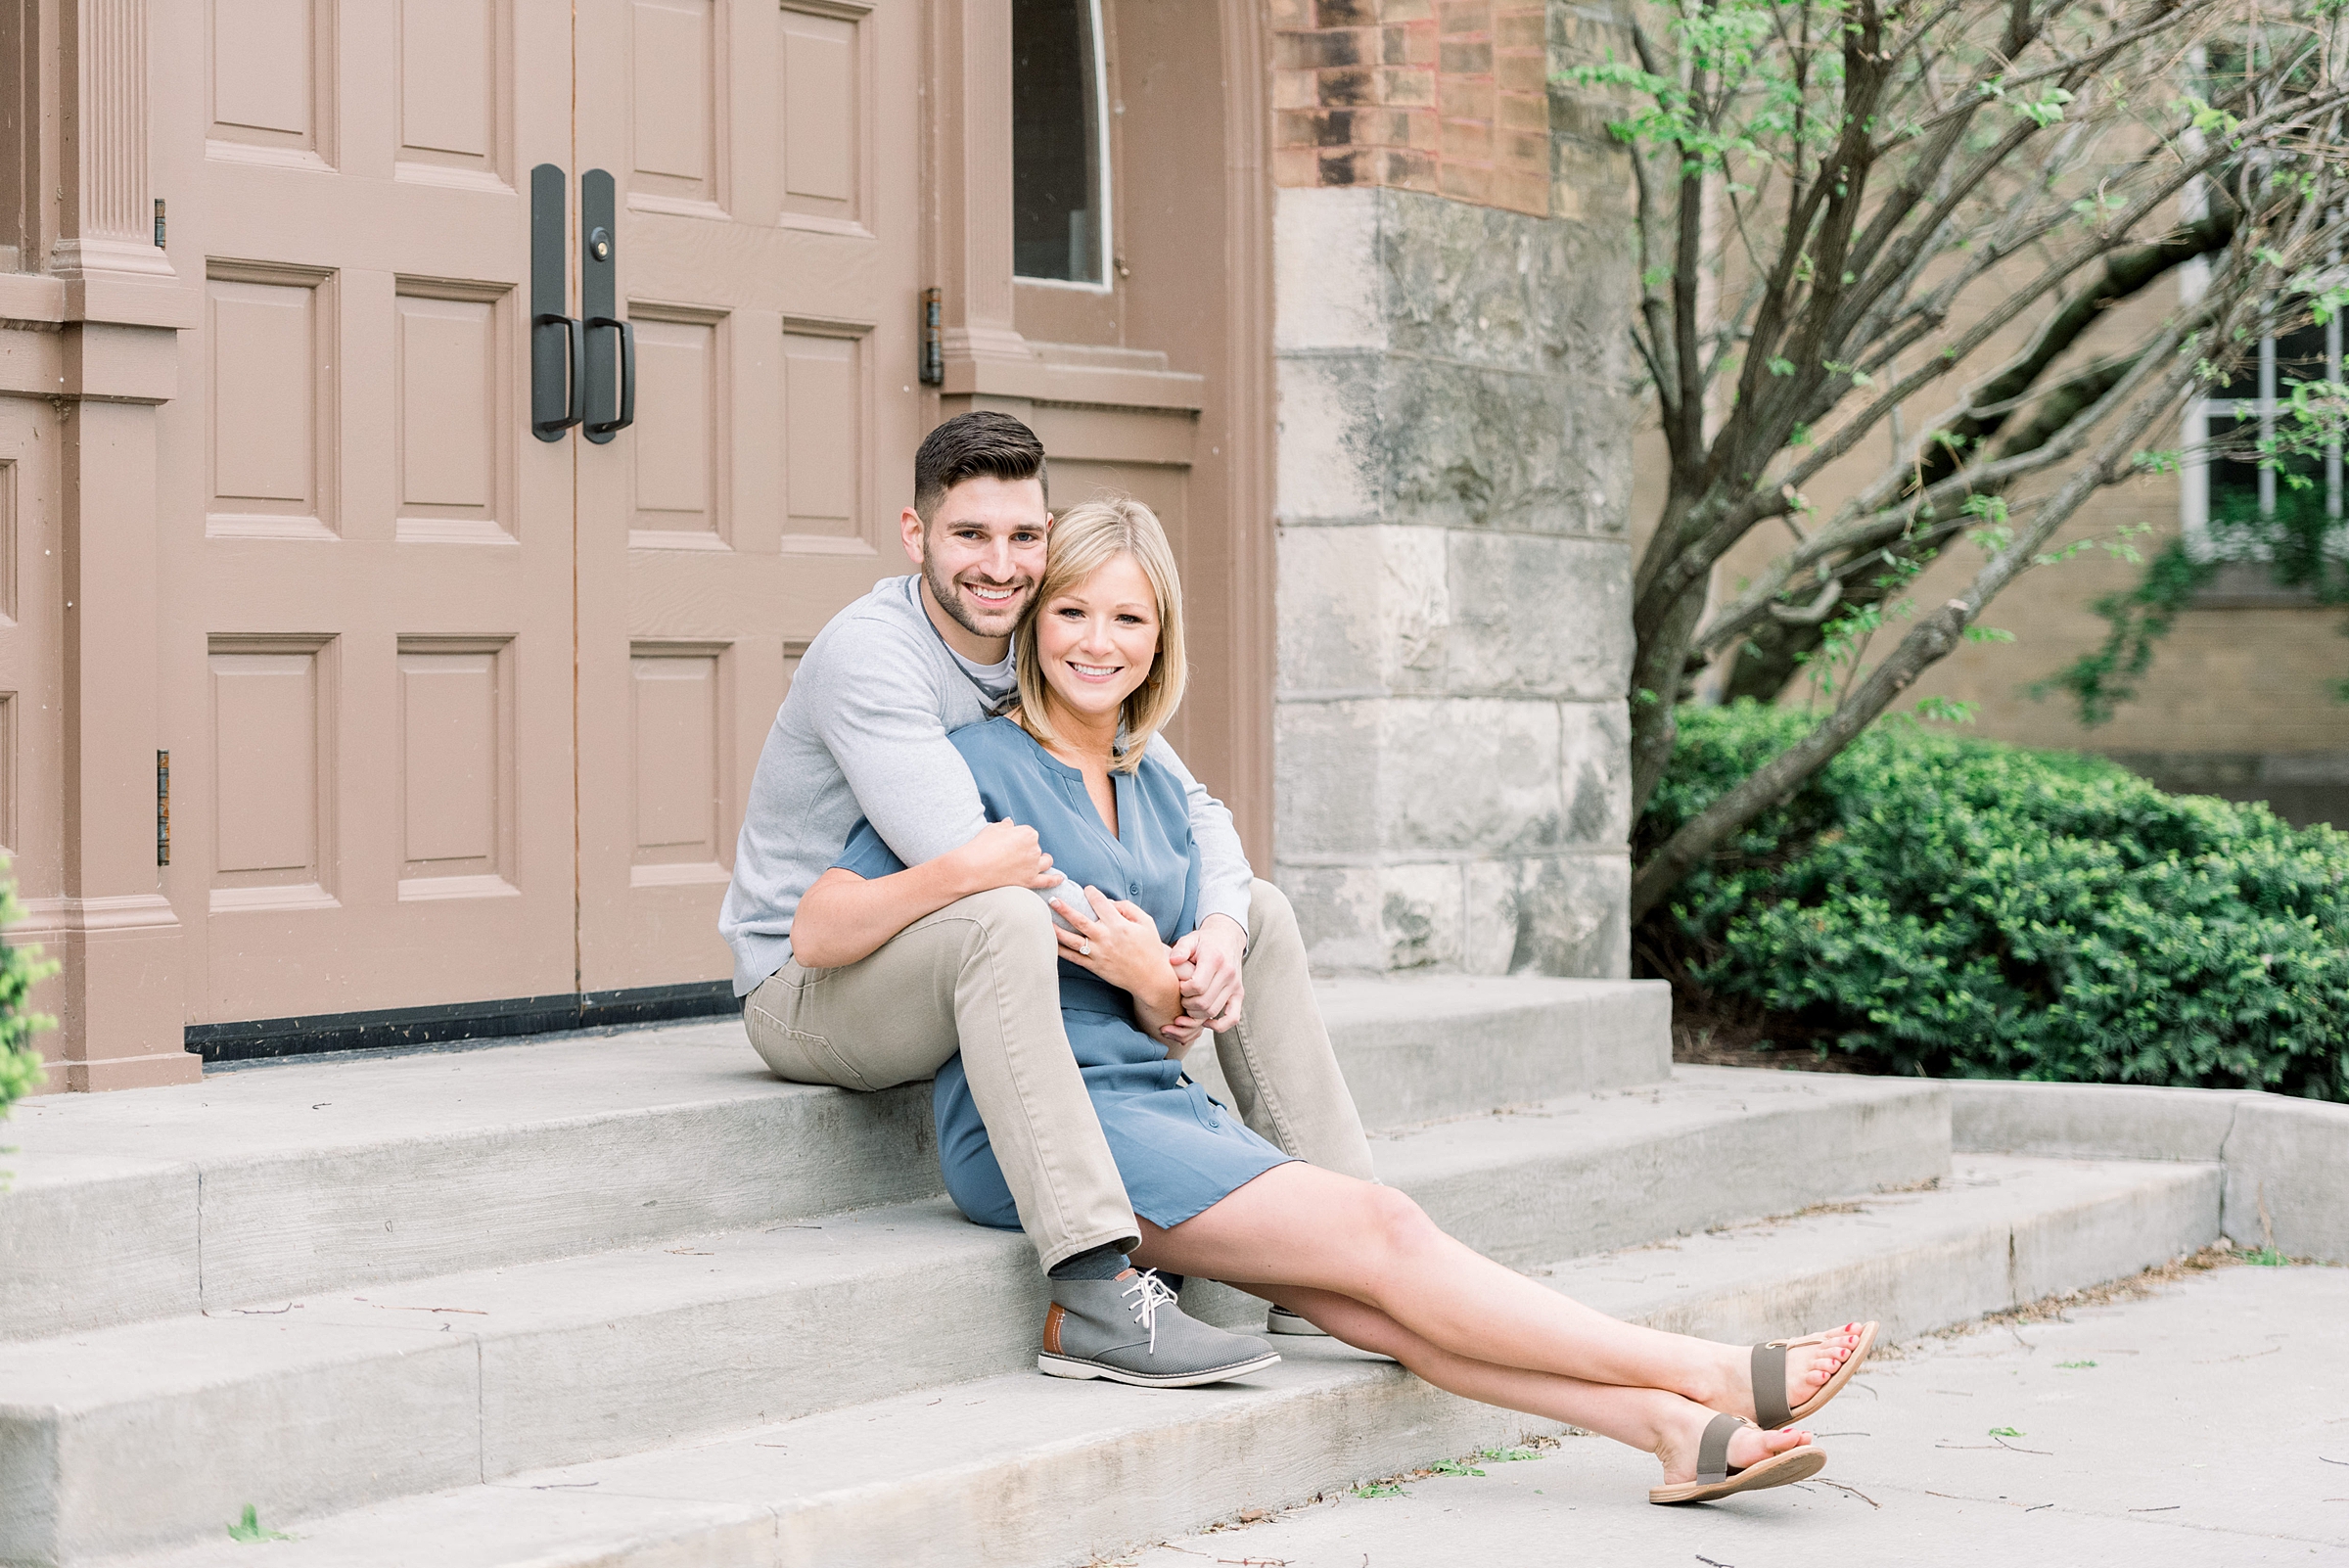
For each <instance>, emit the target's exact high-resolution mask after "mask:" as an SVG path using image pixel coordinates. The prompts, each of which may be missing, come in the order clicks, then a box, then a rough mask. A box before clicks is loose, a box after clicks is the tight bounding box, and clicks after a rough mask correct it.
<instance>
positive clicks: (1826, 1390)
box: [1753, 1322, 1876, 1432]
mask: <svg viewBox="0 0 2349 1568" xmlns="http://www.w3.org/2000/svg"><path fill="white" fill-rule="evenodd" d="M1826 1338H1827V1336H1826V1335H1825V1334H1808V1335H1805V1336H1804V1337H1803V1338H1801V1339H1773V1340H1772V1341H1771V1342H1770V1343H1769V1344H1767V1345H1756V1346H1755V1347H1754V1374H1753V1375H1754V1414H1755V1415H1757V1416H1758V1417H1760V1425H1761V1426H1762V1428H1763V1429H1764V1430H1765V1431H1771V1432H1774V1431H1776V1430H1777V1429H1778V1428H1779V1427H1782V1426H1792V1425H1794V1423H1795V1422H1797V1421H1804V1420H1808V1419H1810V1417H1811V1414H1812V1412H1813V1411H1815V1410H1817V1409H1818V1408H1819V1407H1820V1406H1822V1405H1824V1404H1826V1403H1827V1401H1829V1400H1831V1399H1833V1398H1834V1397H1835V1396H1836V1395H1838V1394H1840V1393H1842V1392H1843V1386H1844V1385H1845V1384H1846V1383H1849V1382H1850V1381H1851V1380H1852V1374H1853V1373H1854V1372H1857V1371H1858V1370H1860V1363H1861V1362H1862V1361H1864V1360H1867V1353H1868V1352H1869V1351H1870V1350H1872V1349H1874V1348H1875V1343H1876V1325H1875V1324H1874V1323H1872V1322H1869V1323H1862V1324H1861V1325H1860V1343H1859V1344H1857V1345H1854V1346H1853V1347H1852V1353H1851V1354H1850V1355H1849V1356H1846V1357H1845V1358H1844V1359H1843V1364H1842V1365H1840V1366H1838V1367H1836V1368H1835V1375H1834V1376H1832V1377H1830V1378H1828V1379H1827V1380H1826V1381H1825V1382H1824V1383H1821V1384H1820V1385H1819V1388H1818V1390H1817V1391H1816V1392H1815V1393H1813V1394H1812V1396H1811V1397H1810V1398H1809V1399H1807V1400H1805V1401H1803V1403H1802V1404H1800V1405H1797V1406H1795V1407H1792V1408H1791V1409H1790V1408H1788V1407H1787V1405H1786V1353H1787V1352H1788V1351H1789V1350H1791V1349H1793V1348H1794V1347H1795V1346H1797V1345H1823V1344H1824V1343H1826Z"/></svg>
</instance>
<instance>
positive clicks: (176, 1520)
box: [0, 1070, 1949, 1561]
mask: <svg viewBox="0 0 2349 1568" xmlns="http://www.w3.org/2000/svg"><path fill="white" fill-rule="evenodd" d="M1692 1078H1693V1081H1692V1082H1690V1083H1685V1084H1680V1083H1676V1084H1669V1085H1664V1086H1662V1087H1659V1088H1654V1089H1643V1090H1635V1091H1611V1092H1602V1093H1600V1094H1596V1095H1584V1096H1578V1097H1576V1098H1575V1099H1572V1100H1568V1101H1552V1102H1547V1103H1545V1104H1543V1105H1541V1106H1537V1107H1533V1108H1529V1109H1528V1110H1527V1111H1525V1112H1523V1113H1519V1114H1512V1115H1508V1116H1502V1117H1481V1118H1470V1119H1460V1120H1456V1121H1451V1122H1445V1123H1438V1124H1435V1125H1433V1126H1430V1127H1426V1128H1423V1129H1420V1130H1415V1131H1412V1132H1407V1133H1403V1134H1399V1135H1395V1136H1393V1137H1389V1138H1383V1139H1381V1140H1380V1142H1379V1144H1378V1148H1377V1155H1378V1158H1379V1162H1380V1168H1381V1172H1382V1174H1383V1175H1384V1176H1385V1177H1386V1179H1387V1180H1388V1181H1390V1182H1391V1183H1392V1184H1394V1185H1397V1186H1399V1187H1401V1188H1403V1189H1404V1190H1405V1191H1408V1192H1410V1193H1412V1194H1413V1195H1414V1196H1416V1197H1418V1198H1419V1199H1420V1200H1421V1202H1423V1203H1424V1204H1425V1205H1426V1206H1427V1207H1428V1208H1429V1210H1430V1211H1431V1212H1432V1213H1433V1214H1435V1215H1436V1216H1437V1217H1438V1219H1439V1220H1441V1221H1442V1222H1444V1223H1445V1224H1446V1225H1447V1227H1448V1228H1450V1229H1451V1231H1452V1232H1453V1233H1454V1234H1455V1235H1458V1236H1459V1237H1460V1238H1461V1239H1463V1240H1465V1241H1467V1242H1469V1243H1470V1244H1471V1245H1474V1246H1477V1247H1479V1248H1481V1249H1483V1250H1485V1251H1487V1252H1489V1253H1492V1254H1494V1255H1495V1256H1498V1257H1501V1258H1503V1259H1518V1260H1522V1259H1532V1258H1548V1257H1557V1256H1560V1255H1561V1254H1563V1253H1579V1252H1583V1251H1587V1250H1590V1249H1593V1248H1598V1247H1605V1246H1615V1245H1621V1244H1622V1243H1623V1242H1625V1241H1627V1240H1644V1239H1648V1238H1651V1237H1656V1236H1663V1235H1671V1234H1674V1233H1676V1232H1679V1231H1681V1230H1685V1229H1688V1228H1691V1227H1697V1226H1703V1225H1707V1224H1715V1223H1719V1222H1724V1221H1727V1220H1732V1219H1736V1218H1740V1217H1743V1216H1747V1215H1751V1214H1753V1213H1755V1212H1756V1210H1757V1209H1761V1210H1764V1211H1767V1210H1770V1209H1774V1208H1799V1207H1801V1206H1803V1205H1805V1204H1808V1203H1812V1202H1816V1201H1818V1200H1819V1199H1821V1198H1825V1197H1829V1196H1831V1195H1834V1194H1838V1193H1846V1192H1852V1191H1855V1190H1859V1191H1865V1190H1868V1189H1870V1188H1873V1187H1879V1186H1885V1185H1899V1184H1905V1183H1911V1182H1914V1181H1918V1180H1922V1179H1929V1178H1931V1177H1934V1176H1940V1175H1941V1174H1943V1173H1944V1172H1946V1170H1947V1169H1948V1158H1949V1157H1948V1145H1947V1136H1948V1109H1947V1102H1946V1096H1945V1095H1944V1094H1943V1093H1942V1091H1941V1090H1940V1089H1939V1087H1938V1086H1936V1085H1928V1084H1912V1083H1908V1082H1904V1081H1897V1080H1885V1079H1857V1078H1846V1077H1834V1076H1809V1075H1797V1074H1748V1075H1729V1076H1727V1077H1726V1078H1725V1075H1724V1073H1723V1072H1722V1071H1721V1070H1712V1071H1708V1072H1703V1073H1699V1074H1696V1075H1692ZM1659 1172H1669V1173H1678V1176H1676V1178H1674V1179H1670V1180H1659V1179H1657V1174H1658V1173H1659ZM1707 1173H1709V1174H1710V1175H1706V1174H1707ZM1198 1300H1199V1306H1200V1309H1201V1310H1202V1311H1203V1312H1204V1313H1205V1314H1207V1315H1210V1316H1214V1317H1217V1318H1220V1319H1222V1320H1226V1321H1231V1322H1233V1323H1234V1324H1235V1325H1236V1324H1238V1323H1242V1322H1247V1321H1249V1320H1250V1319H1251V1318H1253V1324H1254V1325H1255V1326H1258V1327H1261V1325H1262V1323H1263V1315H1262V1314H1263V1307H1262V1305H1261V1304H1248V1305H1246V1306H1243V1305H1242V1303H1243V1302H1245V1298H1242V1297H1240V1296H1239V1295H1238V1293H1236V1292H1231V1291H1227V1290H1223V1289H1221V1287H1209V1286H1206V1285H1204V1284H1203V1285H1202V1286H1200V1287H1199V1298H1198ZM1043 1306H1044V1292H1043V1283H1042V1280H1041V1279H1040V1277H1039V1276H1038V1274H1037V1272H1036V1266H1035V1260H1034V1254H1033V1252H1032V1251H1031V1250H1030V1249H1029V1247H1028V1246H1027V1244H1026V1242H1025V1241H1024V1240H1023V1239H1022V1238H1020V1237H1018V1236H1014V1235H1008V1234H1004V1233H1001V1232H994V1231H987V1230H982V1229H980V1228H979V1227H977V1226H974V1225H971V1224H968V1223H966V1222H963V1221H961V1220H960V1219H959V1217H957V1216H955V1215H954V1214H953V1212H952V1211H951V1209H949V1208H948V1207H947V1206H946V1205H945V1204H944V1202H943V1201H941V1200H931V1201H928V1202H924V1203H916V1204H910V1205H900V1206H896V1207H891V1208H882V1209H872V1210H865V1211H860V1212H858V1213H854V1214H849V1215H833V1216H826V1217H823V1218H822V1219H820V1220H814V1221H798V1222H782V1223H779V1224H777V1225H773V1226H767V1227H763V1228H760V1229H748V1230H735V1231H729V1232H723V1233H719V1234H714V1235H709V1236H705V1237H701V1238H696V1239H691V1240H687V1241H683V1242H676V1243H670V1244H656V1245H652V1246H647V1247H639V1248H632V1249H623V1250H615V1251H609V1252H605V1253H600V1254H594V1255H590V1256H583V1257H577V1258H570V1259H557V1260H550V1261H540V1262H534V1263H528V1264H520V1265H514V1266H509V1267H507V1268H498V1269H484V1270H477V1271H473V1272H468V1273H461V1274H453V1275H444V1276H438V1277H435V1278H431V1279H426V1280H419V1281H412V1282H408V1283H405V1284H394V1285H390V1286H369V1287H366V1288H365V1289H362V1290H357V1291H353V1290H349V1289H344V1290H339V1291H336V1292H332V1293H324V1294H313V1295H308V1296H304V1297H301V1298H298V1299H295V1300H291V1301H276V1302H262V1303H251V1304H247V1305H246V1306H245V1308H244V1309H243V1310H238V1309H219V1310H215V1311H214V1312H212V1313H210V1314H204V1315H192V1316H178V1317H170V1318H161V1319H156V1320H152V1321H147V1322H140V1323H131V1324H124V1325H120V1326H116V1327H113V1328H106V1329H98V1330H90V1331H84V1332H80V1333H75V1334H71V1335H68V1336H60V1337H53V1338H49V1339H44V1340H37V1341H26V1342H19V1343H17V1344H15V1345H10V1346H0V1499H7V1498H23V1499H46V1500H45V1502H43V1503H42V1504H41V1505H42V1506H45V1507H46V1508H47V1517H46V1522H45V1523H40V1522H36V1516H37V1515H38V1512H39V1509H38V1508H37V1507H35V1506H33V1505H32V1504H27V1507H26V1508H25V1509H24V1510H23V1513H22V1532H21V1533H18V1532H19V1530H20V1526H19V1524H18V1523H15V1522H12V1521H17V1520H19V1517H20V1513H19V1510H15V1509H11V1508H8V1507H5V1506H0V1561H14V1560H16V1559H17V1558H20V1557H23V1558H29V1559H32V1560H36V1561H37V1560H48V1558H46V1557H43V1556H42V1553H44V1552H46V1553H48V1554H49V1556H50V1557H55V1558H58V1559H63V1560H70V1559H73V1558H77V1557H81V1556H87V1555H91V1554H94V1553H96V1552H99V1551H102V1550H114V1549H123V1548H128V1547H132V1546H136V1545H141V1544H144V1543H147V1542H152V1541H160V1540H168V1539H170V1538H172V1537H173V1536H175V1535H184V1534H187V1533H190V1532H194V1531H197V1530H201V1529H202V1528H204V1526H205V1524H206V1522H207V1520H208V1519H209V1517H210V1515H211V1514H212V1513H213V1512H215V1511H217V1507H218V1502H217V1499H219V1498H221V1497H229V1496H233V1497H236V1498H238V1499H240V1500H241V1501H245V1500H250V1501H254V1502H256V1503H265V1504H266V1505H267V1506H268V1507H269V1508H270V1509H272V1510H273V1511H279V1512H301V1513H315V1512H321V1511H327V1510H331V1509H333V1508H336V1507H342V1506H347V1505H350V1504H354V1503H359V1502H365V1501H371V1500H374V1499H382V1498H388V1497H395V1496H398V1495H401V1494H403V1493H409V1492H419V1491H428V1490H432V1489H435V1488H439V1487H446V1486H452V1485H455V1484H458V1483H459V1482H462V1481H470V1480H479V1479H481V1478H483V1477H484V1476H491V1477H494V1476H498V1475H504V1474H509V1473H512V1472H515V1471H518V1470H525V1469H530V1468H533V1467H537V1466H543V1465H549V1464H559V1463H569V1462H575V1461H578V1460H584V1459H592V1458H602V1457H607V1456H611V1455H619V1454H625V1453H632V1452H637V1451H641V1450H646V1449H651V1448H655V1447H658V1446H661V1445H665V1444H671V1443H676V1442H679V1441H684V1440H688V1439H691V1438H693V1437H696V1436H706V1435H711V1434H714V1433H718V1432H722V1431H725V1430H728V1429H732V1428H740V1427H745V1426H750V1425H754V1424H758V1423H760V1422H767V1421H775V1420H781V1419H785V1418H788V1417H796V1416H804V1415H807V1414H809V1413H812V1412H818V1411H823V1410H828V1409H837V1408H841V1407H849V1406H853V1405H857V1404H860V1403H865V1402H870V1401H874V1400H880V1399H885V1398H888V1397H891V1396H894V1395H897V1394H899V1393H901V1392H905V1391H908V1390H914V1389H920V1388H926V1387H931V1386H934V1385H939V1384H944V1383H948V1382H952V1381H956V1380H959V1379H967V1378H971V1377H974V1376H982V1375H986V1374H990V1373H998V1372H1008V1371H1011V1370H1013V1369H1015V1368H1020V1367H1024V1366H1031V1365H1032V1364H1033V1359H1034V1357H1035V1354H1036V1336H1037V1333H1038V1330H1039V1325H1040V1323H1041V1320H1042V1314H1043ZM162 1452H168V1453H172V1454H173V1455H174V1459H173V1462H172V1464H171V1465H170V1466H169V1467H168V1469H167V1472H166V1473H159V1470H158V1466H157V1465H156V1463H155V1455H156V1454H157V1453H162Z"/></svg>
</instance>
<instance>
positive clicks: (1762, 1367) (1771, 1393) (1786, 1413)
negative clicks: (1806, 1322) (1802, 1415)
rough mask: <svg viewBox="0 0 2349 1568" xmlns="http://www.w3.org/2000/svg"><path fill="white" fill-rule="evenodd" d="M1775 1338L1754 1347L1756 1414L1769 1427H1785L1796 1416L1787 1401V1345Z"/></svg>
mask: <svg viewBox="0 0 2349 1568" xmlns="http://www.w3.org/2000/svg"><path fill="white" fill-rule="evenodd" d="M1789 1343H1790V1342H1789V1341H1787V1340H1783V1339H1773V1340H1772V1341H1771V1342H1770V1343H1769V1344H1767V1345H1756V1346H1755V1347H1754V1414H1755V1415H1756V1416H1757V1417H1758V1418H1759V1419H1760V1421H1761V1423H1762V1425H1763V1426H1764V1427H1766V1428H1773V1429H1774V1428H1776V1427H1781V1426H1784V1425H1785V1424H1786V1423H1787V1422H1789V1421H1791V1420H1793V1419H1794V1411H1793V1410H1792V1409H1791V1408H1789V1407H1787V1404H1786V1347H1787V1345H1788V1344H1789Z"/></svg>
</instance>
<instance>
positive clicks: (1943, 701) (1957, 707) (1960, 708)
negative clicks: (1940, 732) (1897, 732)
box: [1916, 697, 1982, 724]
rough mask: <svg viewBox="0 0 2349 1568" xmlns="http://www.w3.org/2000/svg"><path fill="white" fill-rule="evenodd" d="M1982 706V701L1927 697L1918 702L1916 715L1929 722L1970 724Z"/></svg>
mask: <svg viewBox="0 0 2349 1568" xmlns="http://www.w3.org/2000/svg"><path fill="white" fill-rule="evenodd" d="M1981 707H1982V705H1981V704H1980V703H1967V702H1959V701H1957V700H1956V699H1955V698H1950V697H1925V698H1920V699H1919V700H1918V702H1917V705H1916V716H1917V717H1919V718H1921V719H1924V720H1926V721H1927V722H1929V723H1939V724H1970V723H1972V722H1973V721H1974V715H1975V714H1976V713H1978V712H1980V710H1981Z"/></svg>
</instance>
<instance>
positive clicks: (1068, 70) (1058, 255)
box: [1011, 0, 1101, 283]
mask: <svg viewBox="0 0 2349 1568" xmlns="http://www.w3.org/2000/svg"><path fill="white" fill-rule="evenodd" d="M1011 49H1012V83H1013V87H1012V110H1011V165H1012V226H1011V237H1012V270H1013V271H1014V272H1015V273H1017V274H1018V275H1019V276H1021V277H1023V278H1057V279H1062V280H1065V281H1067V282H1070V283H1099V282H1100V281H1101V225H1100V217H1101V169H1100V166H1099V165H1100V129H1099V119H1098V115H1099V101H1098V84H1097V83H1096V82H1095V81H1094V79H1093V36H1092V4H1091V0H1011Z"/></svg>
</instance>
